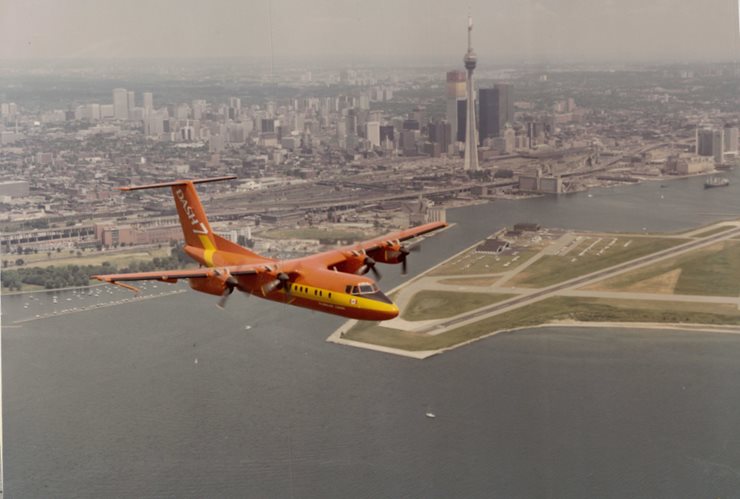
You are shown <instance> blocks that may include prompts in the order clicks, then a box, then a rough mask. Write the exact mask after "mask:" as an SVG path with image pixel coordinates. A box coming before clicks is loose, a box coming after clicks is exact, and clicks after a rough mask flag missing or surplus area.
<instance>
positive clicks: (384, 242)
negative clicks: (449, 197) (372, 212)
mask: <svg viewBox="0 0 740 499" xmlns="http://www.w3.org/2000/svg"><path fill="white" fill-rule="evenodd" d="M443 227H447V224H446V223H444V222H432V223H428V224H424V225H419V226H417V227H412V228H410V229H406V230H399V231H398V232H391V233H390V234H385V235H384V236H380V237H376V238H375V239H370V240H368V241H363V242H361V243H360V244H359V245H354V246H353V248H357V247H358V246H359V249H363V250H365V252H367V253H370V252H372V251H375V250H377V249H380V248H383V247H387V246H391V245H392V244H393V243H394V242H396V241H399V242H403V241H407V240H409V239H413V238H415V237H419V236H422V235H424V234H429V233H430V232H434V231H435V230H439V229H441V228H443Z"/></svg>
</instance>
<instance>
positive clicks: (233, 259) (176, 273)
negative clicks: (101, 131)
mask: <svg viewBox="0 0 740 499" xmlns="http://www.w3.org/2000/svg"><path fill="white" fill-rule="evenodd" d="M235 178H236V177H234V176H229V177H217V178H208V179H197V180H176V181H174V182H163V183H159V184H150V185H140V186H130V187H120V188H119V190H122V191H134V190H139V189H157V188H160V187H171V188H172V195H173V196H174V198H175V205H176V206H177V214H178V215H179V217H180V225H182V230H183V233H184V235H185V252H186V253H187V254H188V255H189V256H190V257H192V258H193V259H194V260H196V261H197V262H198V263H199V264H200V265H201V268H199V269H192V270H163V271H155V272H138V273H131V274H108V275H96V276H93V277H94V278H95V279H98V280H100V281H104V282H108V283H111V284H116V285H118V286H122V287H124V288H127V289H130V290H132V291H136V292H138V291H139V290H138V289H137V288H135V287H134V286H132V285H130V284H126V282H129V281H141V280H155V281H162V282H167V283H174V282H177V281H178V279H188V281H189V282H190V287H191V288H193V289H195V290H196V291H201V292H203V293H208V294H212V295H217V296H221V299H220V300H219V305H220V306H221V307H223V306H224V305H225V303H226V299H227V297H228V296H229V295H230V294H231V293H232V292H233V291H234V290H235V289H238V290H239V291H243V292H245V293H249V294H252V295H255V296H259V297H261V298H265V299H268V300H272V301H277V302H281V303H287V304H289V305H295V306H297V307H304V308H310V309H312V310H318V311H321V312H327V313H330V314H335V315H341V316H343V317H349V318H352V319H362V320H373V321H382V320H386V319H392V318H394V317H396V316H397V315H398V307H397V306H396V305H395V304H394V303H393V302H392V301H391V300H390V299H389V298H388V297H387V296H386V295H385V294H383V292H382V291H380V289H379V288H378V285H377V284H376V283H375V282H374V281H373V280H372V279H370V278H369V277H368V276H366V275H365V274H367V273H368V272H370V271H372V272H373V274H374V275H375V276H376V277H380V274H379V273H378V271H377V270H376V269H375V264H376V262H382V263H400V264H401V265H402V272H403V273H404V274H405V273H406V257H407V256H408V254H409V249H408V248H407V247H406V246H404V245H403V244H402V243H403V241H406V240H408V239H412V238H415V237H418V236H421V235H422V234H427V233H430V232H432V231H435V230H437V229H440V228H442V227H445V226H446V224H445V223H442V222H435V223H429V224H426V225H421V226H419V227H414V228H411V229H407V230H402V231H399V232H393V233H390V234H387V235H385V236H382V237H377V238H375V239H370V240H368V241H364V242H361V243H358V244H353V245H351V246H345V247H341V248H337V249H334V250H330V251H326V252H324V253H318V254H315V255H310V256H306V257H302V258H295V259H291V260H274V259H272V258H266V257H264V256H260V255H258V254H256V253H254V252H252V251H250V250H248V249H246V248H243V247H242V246H239V245H238V244H235V243H232V242H231V241H229V240H227V239H224V238H223V237H220V236H218V235H217V234H214V232H213V230H212V229H211V226H210V224H209V223H208V219H207V218H206V214H205V212H204V210H203V205H202V204H201V202H200V199H199V198H198V194H197V192H196V191H195V186H194V184H202V183H206V182H217V181H220V180H232V179H235Z"/></svg>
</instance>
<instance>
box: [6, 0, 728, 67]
mask: <svg viewBox="0 0 740 499" xmlns="http://www.w3.org/2000/svg"><path fill="white" fill-rule="evenodd" d="M376 7H378V8H374V9H367V8H363V5H362V4H360V3H359V2H339V1H335V0H323V1H315V2H311V3H310V4H305V3H300V2H296V1H294V0H283V1H273V2H269V1H265V2H260V3H256V4H251V5H245V4H243V3H239V2H231V1H228V0H220V1H217V2H215V3H214V4H213V7H212V8H209V9H208V10H203V9H202V6H201V4H199V3H197V2H193V1H189V0H185V1H181V2H173V1H170V0H161V1H159V2H156V3H155V4H153V5H150V6H147V8H143V7H142V6H141V5H138V4H119V3H115V4H114V3H113V2H110V1H102V2H83V1H74V2H65V3H64V4H62V3H59V2H51V1H48V0H37V1H33V2H23V3H21V2H9V3H6V4H3V5H0V59H10V60H26V59H45V58H51V59H54V58H67V59H78V58H147V57H152V58H155V57H156V58H199V57H213V58H216V57H244V58H267V59H269V58H270V57H271V55H273V54H274V58H275V60H276V61H284V60H288V59H294V58H303V59H313V58H331V57H342V58H344V57H353V58H356V59H357V60H358V61H361V60H367V59H378V58H380V59H383V60H387V61H393V60H399V59H404V58H419V59H423V60H434V61H438V62H441V63H446V64H449V63H451V62H454V61H455V60H457V59H459V48H458V47H459V46H461V45H463V44H464V43H465V40H464V36H465V35H464V32H463V30H462V27H463V26H464V25H465V22H466V16H467V12H466V11H464V10H461V9H459V8H458V7H457V5H455V4H452V3H450V2H442V1H436V2H421V1H417V0H414V1H410V2H404V3H403V4H392V3H390V2H388V3H386V4H385V5H384V2H381V3H380V4H377V5H376ZM469 8H470V13H471V14H472V15H473V16H474V17H475V19H476V24H477V25H478V26H479V27H480V29H479V30H478V32H479V33H478V39H479V41H478V42H477V43H476V46H477V50H478V52H479V53H480V54H485V56H486V57H485V58H486V59H488V60H489V63H490V64H495V63H497V62H500V63H509V62H550V61H552V62H558V61H573V62H578V61H583V62H589V61H601V62H608V61H614V62H617V61H624V62H629V61H636V62H651V61H658V60H662V61H676V62H681V61H696V60H706V61H723V60H726V61H734V60H736V59H737V58H738V55H740V39H739V37H738V5H737V3H736V2H735V1H734V0H717V1H715V2H714V5H712V6H710V7H709V8H708V6H707V5H705V4H701V5H700V4H685V3H682V2H679V1H678V0H655V1H652V2H650V3H649V4H647V5H645V4H643V3H641V2H638V1H637V0H627V1H623V2H620V3H619V5H617V3H616V2H614V1H613V0H599V1H597V2H585V1H584V0H559V1H556V0H539V1H534V0H531V1H529V2H526V3H522V2H515V1H513V0H502V1H499V2H497V3H496V4H490V3H487V2H483V1H473V2H470V5H469ZM270 25H272V30H270Z"/></svg>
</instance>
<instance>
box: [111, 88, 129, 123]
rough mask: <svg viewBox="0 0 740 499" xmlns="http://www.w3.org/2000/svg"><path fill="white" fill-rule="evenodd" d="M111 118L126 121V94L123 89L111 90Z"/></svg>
mask: <svg viewBox="0 0 740 499" xmlns="http://www.w3.org/2000/svg"><path fill="white" fill-rule="evenodd" d="M113 117H114V118H115V119H117V120H127V119H128V92H126V89H125V88H114V89H113Z"/></svg>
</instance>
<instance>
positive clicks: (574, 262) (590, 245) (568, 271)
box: [508, 235, 687, 288]
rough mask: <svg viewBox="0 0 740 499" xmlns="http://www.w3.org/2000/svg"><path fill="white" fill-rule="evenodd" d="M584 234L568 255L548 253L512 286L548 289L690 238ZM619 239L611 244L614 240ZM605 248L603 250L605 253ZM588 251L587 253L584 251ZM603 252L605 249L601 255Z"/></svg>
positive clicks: (514, 281)
mask: <svg viewBox="0 0 740 499" xmlns="http://www.w3.org/2000/svg"><path fill="white" fill-rule="evenodd" d="M599 237H601V240H600V241H599V238H598V237H596V236H588V237H583V238H582V239H581V240H580V241H579V242H577V243H576V246H575V247H572V248H571V249H570V250H569V251H568V252H567V253H566V254H561V255H546V256H543V257H542V258H540V259H539V260H537V261H536V262H534V263H533V264H532V265H530V266H529V267H527V268H526V269H524V270H523V271H522V272H520V273H519V274H517V275H516V276H514V277H513V278H512V279H511V280H510V281H509V283H508V284H509V285H511V286H521V287H531V288H544V287H546V286H550V285H553V284H557V283H559V282H563V281H567V280H568V279H572V278H574V277H578V276H581V275H586V274H589V273H591V272H595V271H597V270H601V269H605V268H608V267H611V266H613V265H617V264H619V263H623V262H626V261H629V260H633V259H635V258H638V257H641V256H644V255H649V254H651V253H655V252H657V251H660V250H664V249H667V248H671V247H673V246H677V245H678V244H681V243H684V242H686V241H687V240H686V239H680V238H661V237H642V236H635V237H632V236H624V235H619V236H616V235H615V236H599ZM615 238H616V242H615V243H614V244H612V245H611V246H610V247H608V248H607V246H608V245H609V244H610V243H611V241H612V240H613V239H615ZM602 250H603V252H602ZM584 252H585V253H584ZM599 252H602V254H601V255H599Z"/></svg>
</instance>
